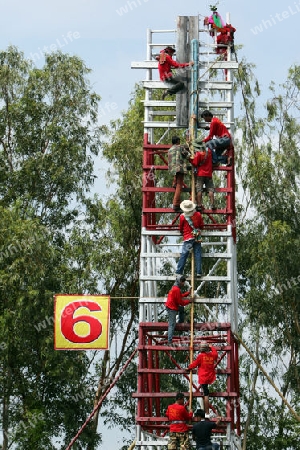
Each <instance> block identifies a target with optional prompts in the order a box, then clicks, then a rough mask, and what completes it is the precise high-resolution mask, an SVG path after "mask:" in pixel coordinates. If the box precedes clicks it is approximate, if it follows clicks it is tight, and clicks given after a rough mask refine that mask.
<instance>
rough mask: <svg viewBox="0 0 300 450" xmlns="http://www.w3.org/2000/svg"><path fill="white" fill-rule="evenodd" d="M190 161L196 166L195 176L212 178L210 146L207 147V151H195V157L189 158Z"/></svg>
mask: <svg viewBox="0 0 300 450" xmlns="http://www.w3.org/2000/svg"><path fill="white" fill-rule="evenodd" d="M203 161H204V162H203ZM191 163H192V164H193V166H195V167H197V177H207V178H212V172H213V169H212V154H211V150H210V148H208V149H207V151H203V152H202V151H201V152H197V153H196V155H195V157H194V158H193V159H191ZM199 164H200V166H199Z"/></svg>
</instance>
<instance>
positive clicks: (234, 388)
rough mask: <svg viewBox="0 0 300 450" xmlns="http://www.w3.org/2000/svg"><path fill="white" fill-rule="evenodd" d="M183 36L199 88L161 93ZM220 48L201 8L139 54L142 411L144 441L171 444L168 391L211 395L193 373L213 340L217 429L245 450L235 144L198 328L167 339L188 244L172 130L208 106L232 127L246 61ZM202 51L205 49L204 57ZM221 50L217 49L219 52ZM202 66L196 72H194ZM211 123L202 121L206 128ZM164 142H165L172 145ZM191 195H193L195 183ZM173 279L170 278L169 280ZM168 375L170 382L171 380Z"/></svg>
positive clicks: (199, 287)
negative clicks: (169, 50) (194, 359)
mask: <svg viewBox="0 0 300 450" xmlns="http://www.w3.org/2000/svg"><path fill="white" fill-rule="evenodd" d="M174 44H176V53H177V60H179V61H180V62H185V61H189V60H191V59H192V57H193V59H195V57H196V58H197V61H195V62H196V64H195V68H196V72H193V74H194V75H195V73H196V75H197V79H196V89H195V86H193V84H192V81H191V80H190V74H189V73H187V74H185V75H184V76H185V77H186V79H185V81H186V83H187V85H188V86H189V87H188V90H187V92H186V93H185V94H177V96H176V100H175V99H174V100H164V101H163V100H159V99H158V97H159V96H161V94H160V93H161V89H165V85H164V83H163V82H161V81H158V79H157V78H158V74H157V61H156V60H155V55H156V54H157V53H158V51H159V50H161V49H162V48H164V47H166V46H167V45H174ZM222 48H223V50H221V51H220V47H219V46H217V43H216V37H215V35H214V33H212V32H211V29H209V28H208V27H206V26H204V25H202V24H201V23H200V22H199V17H198V16H192V17H186V16H181V17H178V20H177V28H176V29H174V30H160V31H158V30H148V31H147V54H146V59H145V61H142V62H133V63H132V68H135V69H145V70H146V78H145V80H143V86H144V88H145V99H144V112H145V113H144V142H143V186H142V196H143V202H142V237H141V239H142V242H141V255H140V258H141V272H140V300H139V322H140V323H139V342H138V374H137V380H138V381H137V392H136V393H134V397H135V398H137V414H136V427H137V432H136V447H137V448H140V449H143V450H146V449H156V450H157V449H162V448H164V447H165V446H166V445H167V442H168V437H167V432H168V422H167V418H166V417H165V415H164V414H165V410H166V405H167V404H168V402H170V399H174V397H175V394H176V391H175V390H174V391H170V390H169V391H168V392H164V390H163V386H165V385H166V384H168V386H172V381H171V380H172V378H174V377H176V378H178V377H181V379H182V381H183V382H185V381H186V385H187V392H186V394H187V395H189V392H188V385H189V383H190V384H191V385H192V398H193V401H197V400H201V398H202V397H203V394H202V392H201V389H200V388H199V387H198V385H197V383H195V381H194V380H193V379H192V380H190V375H189V374H188V373H187V372H186V371H185V368H186V367H187V365H188V364H189V358H190V357H191V354H193V352H196V353H197V352H198V350H199V342H200V340H203V339H204V340H207V342H208V343H211V344H214V345H215V346H216V348H217V350H218V355H219V357H218V362H217V374H218V382H217V384H216V387H214V388H213V389H212V390H214V392H213V393H211V394H210V410H211V411H212V412H218V414H221V416H222V427H221V428H219V429H218V430H215V433H214V436H215V440H216V441H217V442H220V443H221V448H223V449H225V448H226V449H239V448H240V446H239V434H240V408H239V373H238V345H237V341H236V340H235V338H234V332H235V331H237V326H238V306H237V292H236V280H237V274H236V242H235V241H236V239H235V238H236V235H235V184H234V182H235V180H234V149H233V148H232V149H231V156H232V163H231V165H229V166H219V167H217V168H216V169H215V172H214V176H215V177H217V183H215V184H216V185H217V186H218V187H217V188H216V189H215V191H216V194H215V195H216V196H217V209H216V210H211V209H204V211H203V213H202V216H203V218H204V221H205V228H204V231H203V232H202V237H203V242H202V258H203V261H204V266H205V273H206V275H205V276H203V277H202V278H201V280H200V281H196V280H194V279H193V277H191V278H190V279H189V282H190V283H191V286H192V289H193V291H194V293H196V294H197V298H196V301H195V304H194V309H195V318H193V336H192V339H191V333H190V330H191V323H183V324H178V325H177V326H176V331H177V332H179V335H178V336H177V337H176V336H175V337H174V339H175V342H177V344H178V345H177V346H176V347H175V348H174V347H173V348H170V346H168V345H167V340H166V332H167V329H168V323H167V322H166V315H165V307H164V301H165V296H166V294H167V292H166V288H165V286H169V285H170V282H174V281H175V267H176V260H177V258H178V257H179V256H180V250H181V246H182V243H181V242H180V239H179V237H180V233H179V228H178V221H179V216H180V214H179V213H175V212H174V211H173V209H172V207H171V206H172V205H170V203H171V199H172V195H173V193H174V188H173V187H171V185H170V184H169V185H165V179H166V177H167V170H168V164H167V152H168V149H169V148H170V144H169V142H170V141H171V133H173V134H175V130H176V131H177V133H178V132H179V130H181V131H182V130H185V129H186V128H188V126H189V124H190V116H191V114H194V113H195V114H196V115H197V114H198V109H209V110H210V111H212V112H213V114H214V115H216V116H218V117H220V118H221V120H222V121H223V123H225V125H226V126H227V128H228V129H229V130H230V132H231V135H233V131H234V130H233V124H234V111H233V106H234V103H233V89H232V87H233V86H232V76H233V71H234V69H236V68H237V63H236V62H235V61H233V60H232V48H231V46H230V45H226V46H223V47H222ZM195 49H196V56H195ZM217 49H219V50H218V51H216V50H217ZM193 74H192V77H191V78H193ZM203 127H204V123H201V122H200V123H198V126H197V125H196V133H199V132H201V129H202V128H203ZM163 142H164V143H163ZM184 191H186V192H184V193H183V194H182V195H183V197H184V196H185V197H186V198H189V196H190V195H191V187H188V186H187V187H186V188H185V189H184ZM168 282H169V284H168ZM167 379H168V383H167Z"/></svg>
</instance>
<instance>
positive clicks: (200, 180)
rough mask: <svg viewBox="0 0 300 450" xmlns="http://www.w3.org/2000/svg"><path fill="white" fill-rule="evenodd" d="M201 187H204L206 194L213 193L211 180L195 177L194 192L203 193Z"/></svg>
mask: <svg viewBox="0 0 300 450" xmlns="http://www.w3.org/2000/svg"><path fill="white" fill-rule="evenodd" d="M203 185H205V187H206V189H207V191H208V192H215V187H214V182H213V180H212V178H208V177H197V180H196V192H203Z"/></svg>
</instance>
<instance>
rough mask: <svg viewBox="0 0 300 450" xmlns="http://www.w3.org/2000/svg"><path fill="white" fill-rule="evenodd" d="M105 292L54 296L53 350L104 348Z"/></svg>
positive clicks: (107, 310)
mask: <svg viewBox="0 0 300 450" xmlns="http://www.w3.org/2000/svg"><path fill="white" fill-rule="evenodd" d="M109 320H110V297H109V296H108V295H61V294H59V295H55V297H54V348H55V350H106V349H108V346H109V340H108V338H109Z"/></svg>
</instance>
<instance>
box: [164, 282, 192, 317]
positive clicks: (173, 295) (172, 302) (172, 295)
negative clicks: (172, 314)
mask: <svg viewBox="0 0 300 450" xmlns="http://www.w3.org/2000/svg"><path fill="white" fill-rule="evenodd" d="M190 293H191V292H190V291H188V292H185V293H184V294H182V292H181V290H180V287H179V286H173V287H172V289H171V290H170V291H169V293H168V297H167V302H166V307H167V308H169V309H174V310H175V311H178V309H179V306H185V305H188V304H189V303H190V300H183V299H182V297H188V296H189V295H190Z"/></svg>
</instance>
